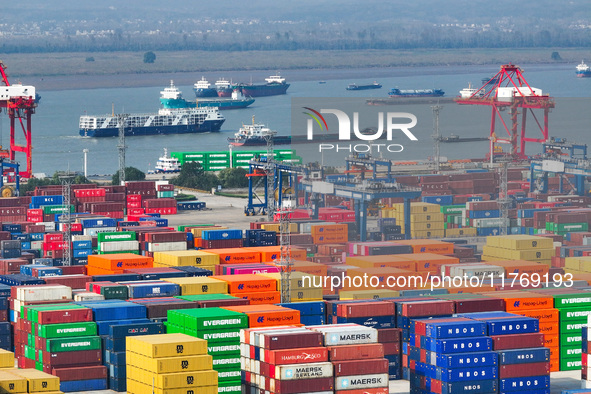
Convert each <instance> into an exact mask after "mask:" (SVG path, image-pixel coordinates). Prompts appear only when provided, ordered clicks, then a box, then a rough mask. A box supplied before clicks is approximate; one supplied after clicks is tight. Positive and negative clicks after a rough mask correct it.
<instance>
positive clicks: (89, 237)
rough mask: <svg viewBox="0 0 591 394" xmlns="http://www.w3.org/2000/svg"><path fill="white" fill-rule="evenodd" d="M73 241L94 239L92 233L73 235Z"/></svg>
mask: <svg viewBox="0 0 591 394" xmlns="http://www.w3.org/2000/svg"><path fill="white" fill-rule="evenodd" d="M72 241H92V237H91V236H90V235H72Z"/></svg>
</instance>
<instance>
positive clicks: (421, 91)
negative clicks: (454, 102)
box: [388, 88, 445, 97]
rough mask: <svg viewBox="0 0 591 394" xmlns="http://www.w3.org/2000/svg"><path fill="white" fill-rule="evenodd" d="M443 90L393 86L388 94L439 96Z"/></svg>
mask: <svg viewBox="0 0 591 394" xmlns="http://www.w3.org/2000/svg"><path fill="white" fill-rule="evenodd" d="M444 94H445V92H444V91H443V90H441V89H409V90H403V89H398V88H393V89H392V90H390V92H389V93H388V95H389V96H390V97H441V96H443V95H444Z"/></svg>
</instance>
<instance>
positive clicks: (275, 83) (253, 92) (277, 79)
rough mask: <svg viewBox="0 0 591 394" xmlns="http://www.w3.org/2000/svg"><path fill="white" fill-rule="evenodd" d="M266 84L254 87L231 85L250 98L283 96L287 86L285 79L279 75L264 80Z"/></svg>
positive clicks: (249, 85) (252, 85) (253, 85)
mask: <svg viewBox="0 0 591 394" xmlns="http://www.w3.org/2000/svg"><path fill="white" fill-rule="evenodd" d="M265 81H266V82H267V83H264V84H260V85H255V84H252V83H251V84H238V85H233V88H238V89H240V90H242V94H244V95H245V96H247V97H248V96H250V97H263V96H277V95H280V94H285V93H286V92H287V88H289V84H288V83H286V82H285V78H282V77H281V76H279V75H271V76H270V77H269V78H265Z"/></svg>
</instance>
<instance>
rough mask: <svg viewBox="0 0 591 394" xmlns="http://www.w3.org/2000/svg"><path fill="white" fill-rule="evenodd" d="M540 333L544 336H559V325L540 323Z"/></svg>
mask: <svg viewBox="0 0 591 394" xmlns="http://www.w3.org/2000/svg"><path fill="white" fill-rule="evenodd" d="M540 332H541V333H542V334H544V335H559V334H560V333H559V332H558V324H557V323H540Z"/></svg>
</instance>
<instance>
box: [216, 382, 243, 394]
mask: <svg viewBox="0 0 591 394" xmlns="http://www.w3.org/2000/svg"><path fill="white" fill-rule="evenodd" d="M218 387H219V389H220V390H219V392H220V393H224V394H242V386H241V382H240V381H239V380H234V381H229V382H220V383H218Z"/></svg>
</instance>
